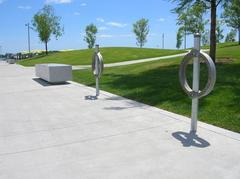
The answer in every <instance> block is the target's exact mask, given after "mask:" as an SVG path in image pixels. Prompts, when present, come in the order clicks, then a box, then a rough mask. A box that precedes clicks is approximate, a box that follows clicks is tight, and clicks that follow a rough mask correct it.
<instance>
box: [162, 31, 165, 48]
mask: <svg viewBox="0 0 240 179" xmlns="http://www.w3.org/2000/svg"><path fill="white" fill-rule="evenodd" d="M164 40H165V35H164V33H163V34H162V49H164V45H165V44H164V43H165V42H164Z"/></svg>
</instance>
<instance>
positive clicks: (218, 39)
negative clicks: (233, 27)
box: [216, 21, 224, 43]
mask: <svg viewBox="0 0 240 179" xmlns="http://www.w3.org/2000/svg"><path fill="white" fill-rule="evenodd" d="M222 24H223V22H222V21H217V27H216V42H217V43H220V42H221V40H223V39H224V35H223V29H222V28H221V26H222Z"/></svg>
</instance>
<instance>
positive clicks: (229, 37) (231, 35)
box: [225, 29, 237, 42]
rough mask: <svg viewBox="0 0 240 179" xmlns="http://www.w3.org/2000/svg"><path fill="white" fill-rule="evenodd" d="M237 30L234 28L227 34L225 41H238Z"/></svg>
mask: <svg viewBox="0 0 240 179" xmlns="http://www.w3.org/2000/svg"><path fill="white" fill-rule="evenodd" d="M236 35H237V31H236V30H235V29H232V30H231V31H230V32H229V33H228V34H227V36H226V39H225V42H235V41H236V39H235V38H236Z"/></svg>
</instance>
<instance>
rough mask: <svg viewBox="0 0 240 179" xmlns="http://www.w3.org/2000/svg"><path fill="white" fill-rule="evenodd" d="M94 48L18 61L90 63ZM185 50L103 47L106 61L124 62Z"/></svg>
mask: <svg viewBox="0 0 240 179" xmlns="http://www.w3.org/2000/svg"><path fill="white" fill-rule="evenodd" d="M93 52H94V49H90V50H89V49H87V50H75V51H65V52H56V53H50V54H49V55H48V56H39V57H35V58H32V59H28V60H23V61H20V62H18V63H19V64H21V65H23V66H34V65H35V64H40V63H61V64H70V65H89V64H91V62H92V55H93ZM184 52H185V51H183V50H165V49H148V48H143V49H140V48H129V47H112V48H101V53H102V55H103V57H104V63H114V62H122V61H128V60H137V59H144V58H151V57H161V56H166V55H175V54H179V53H184Z"/></svg>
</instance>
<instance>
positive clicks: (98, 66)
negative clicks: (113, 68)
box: [92, 45, 104, 97]
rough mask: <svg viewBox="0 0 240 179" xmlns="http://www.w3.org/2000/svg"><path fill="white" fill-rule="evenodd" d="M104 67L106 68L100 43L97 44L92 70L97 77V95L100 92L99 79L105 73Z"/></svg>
mask: <svg viewBox="0 0 240 179" xmlns="http://www.w3.org/2000/svg"><path fill="white" fill-rule="evenodd" d="M103 69H104V63H103V57H102V55H101V53H100V51H99V45H96V47H95V52H94V55H93V60H92V72H93V75H94V76H95V78H96V97H97V96H99V94H100V92H99V81H100V78H101V75H102V73H103Z"/></svg>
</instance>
